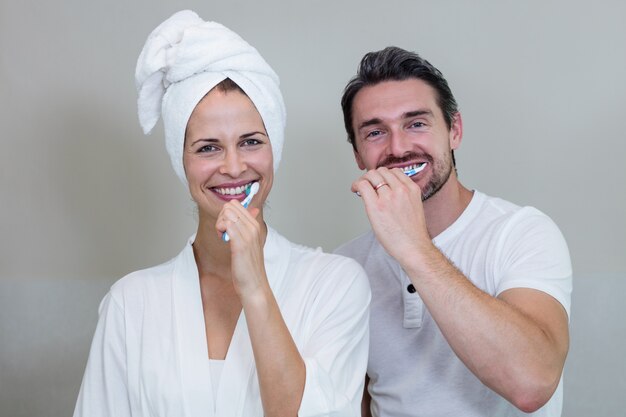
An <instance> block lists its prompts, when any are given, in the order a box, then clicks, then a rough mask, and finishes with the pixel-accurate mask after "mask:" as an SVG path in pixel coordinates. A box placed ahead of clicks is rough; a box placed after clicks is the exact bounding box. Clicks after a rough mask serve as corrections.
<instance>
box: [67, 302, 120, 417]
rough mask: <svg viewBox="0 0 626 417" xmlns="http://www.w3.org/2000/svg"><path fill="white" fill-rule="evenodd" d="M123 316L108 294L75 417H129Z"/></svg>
mask: <svg viewBox="0 0 626 417" xmlns="http://www.w3.org/2000/svg"><path fill="white" fill-rule="evenodd" d="M125 346H126V345H125V326H124V313H123V310H122V308H121V307H120V305H119V304H118V303H117V302H116V301H115V300H114V298H113V296H112V294H111V293H108V294H107V295H106V296H105V297H104V299H103V300H102V302H101V303H100V309H99V318H98V325H97V327H96V332H95V334H94V337H93V341H92V343H91V349H90V351H89V359H88V360H87V367H86V369H85V375H84V376H83V381H82V384H81V387H80V392H79V394H78V400H77V402H76V408H75V410H74V417H100V416H101V417H105V416H115V417H127V416H128V417H129V416H130V415H131V411H130V402H129V398H128V389H127V378H126V375H127V373H126V347H125Z"/></svg>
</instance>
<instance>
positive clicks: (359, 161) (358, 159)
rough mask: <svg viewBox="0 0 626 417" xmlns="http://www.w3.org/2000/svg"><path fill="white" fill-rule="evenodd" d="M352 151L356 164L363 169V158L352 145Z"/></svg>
mask: <svg viewBox="0 0 626 417" xmlns="http://www.w3.org/2000/svg"><path fill="white" fill-rule="evenodd" d="M352 152H354V159H355V160H356V164H357V165H358V166H359V169H360V170H365V164H364V163H363V160H362V159H361V155H359V151H357V150H356V149H354V147H353V148H352Z"/></svg>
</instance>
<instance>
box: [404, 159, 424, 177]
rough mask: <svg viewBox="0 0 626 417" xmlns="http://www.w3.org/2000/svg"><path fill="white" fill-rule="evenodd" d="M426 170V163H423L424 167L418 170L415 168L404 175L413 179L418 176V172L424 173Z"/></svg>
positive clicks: (419, 167)
mask: <svg viewBox="0 0 626 417" xmlns="http://www.w3.org/2000/svg"><path fill="white" fill-rule="evenodd" d="M424 168H426V162H422V165H420V166H418V167H417V168H413V169H410V170H408V171H404V174H405V175H406V176H408V177H412V176H413V175H415V174H417V173H418V172H420V171H422V170H423V169H424Z"/></svg>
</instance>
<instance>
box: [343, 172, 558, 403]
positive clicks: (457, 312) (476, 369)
mask: <svg viewBox="0 0 626 417" xmlns="http://www.w3.org/2000/svg"><path fill="white" fill-rule="evenodd" d="M381 181H384V182H385V183H386V184H387V185H389V186H388V187H387V186H385V187H382V188H380V189H379V190H378V192H376V191H375V190H374V189H373V188H372V184H379V183H380V182H381ZM353 189H354V190H355V191H359V193H360V194H361V196H362V197H363V201H364V203H365V208H366V212H367V215H368V217H369V220H370V223H371V224H372V229H373V231H374V233H375V234H376V237H377V239H378V241H379V242H380V243H381V245H382V246H383V247H384V248H385V250H386V251H387V252H388V253H389V254H390V255H391V256H393V257H394V258H395V259H396V260H397V261H398V262H399V263H400V265H401V266H402V267H403V269H404V270H405V272H406V273H407V275H408V276H409V278H410V279H411V282H412V283H413V285H414V286H415V288H416V289H417V291H418V293H419V295H420V297H421V298H422V300H423V301H424V304H425V305H426V307H427V308H428V310H429V312H430V313H431V315H432V317H433V319H434V320H435V321H436V322H437V325H438V326H439V328H440V329H441V331H442V333H443V335H444V337H445V338H446V340H447V341H448V343H449V344H450V346H451V348H452V349H453V350H454V351H455V353H456V354H457V356H458V357H459V358H460V359H461V360H462V361H463V363H464V364H465V365H466V366H467V367H468V368H469V369H470V370H471V371H472V372H473V373H474V374H475V375H476V376H477V377H478V378H479V379H480V380H481V381H482V382H483V383H484V384H485V385H487V386H488V387H490V388H491V389H493V390H494V391H495V392H497V393H499V394H500V395H502V396H503V397H504V398H506V399H507V400H508V401H510V402H511V403H513V404H514V405H515V406H516V407H518V408H519V409H521V410H523V411H526V412H530V411H534V410H536V409H538V408H540V407H541V406H542V405H543V404H545V403H546V402H547V401H548V400H549V399H550V397H551V396H552V394H553V392H554V390H555V389H556V387H557V385H558V382H559V380H560V377H561V373H562V370H563V365H564V362H565V357H566V355H567V350H568V345H569V335H568V325H567V314H566V313H565V310H564V308H563V307H562V306H561V304H560V303H559V302H558V301H556V300H555V299H554V298H552V297H551V296H550V295H548V294H546V293H543V292H540V291H537V290H531V289H523V288H516V289H510V290H507V291H504V292H503V293H502V294H501V295H500V296H499V297H498V298H496V297H493V296H491V295H489V294H487V293H485V292H483V291H482V290H480V289H479V288H477V287H476V286H475V285H474V284H472V282H471V281H470V280H469V279H468V278H467V277H465V276H464V275H463V274H462V273H461V272H460V271H459V270H458V269H457V268H456V267H455V266H454V265H453V264H452V263H451V262H450V261H449V260H448V259H447V258H446V257H445V255H444V254H443V253H441V251H439V249H437V248H436V247H435V246H434V245H433V243H432V240H431V237H430V236H429V234H428V230H427V228H426V220H425V216H424V209H423V206H422V203H421V192H420V190H419V187H418V186H417V185H416V184H415V183H413V182H412V181H411V180H410V179H408V178H407V177H406V176H405V175H404V174H402V173H401V172H400V171H399V170H394V171H390V170H387V169H386V168H380V169H377V170H374V171H370V172H368V173H367V174H366V175H365V176H364V177H363V178H362V179H360V180H358V181H356V182H355V184H354V185H353Z"/></svg>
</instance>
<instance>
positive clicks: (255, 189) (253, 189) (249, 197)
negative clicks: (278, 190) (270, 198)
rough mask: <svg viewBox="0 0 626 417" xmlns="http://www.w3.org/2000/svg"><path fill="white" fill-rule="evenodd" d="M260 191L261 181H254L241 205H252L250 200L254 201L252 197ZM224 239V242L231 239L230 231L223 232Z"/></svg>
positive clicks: (244, 206) (245, 206)
mask: <svg viewBox="0 0 626 417" xmlns="http://www.w3.org/2000/svg"><path fill="white" fill-rule="evenodd" d="M258 191H259V183H258V182H253V183H252V185H251V186H250V187H249V188H248V189H247V190H246V194H247V195H246V198H244V199H243V201H242V202H241V205H242V206H243V208H248V206H249V205H250V202H251V201H252V197H254V195H255V194H256V193H257V192H258ZM222 240H223V241H224V242H228V241H230V237H229V236H228V233H226V232H224V233H223V234H222Z"/></svg>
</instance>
